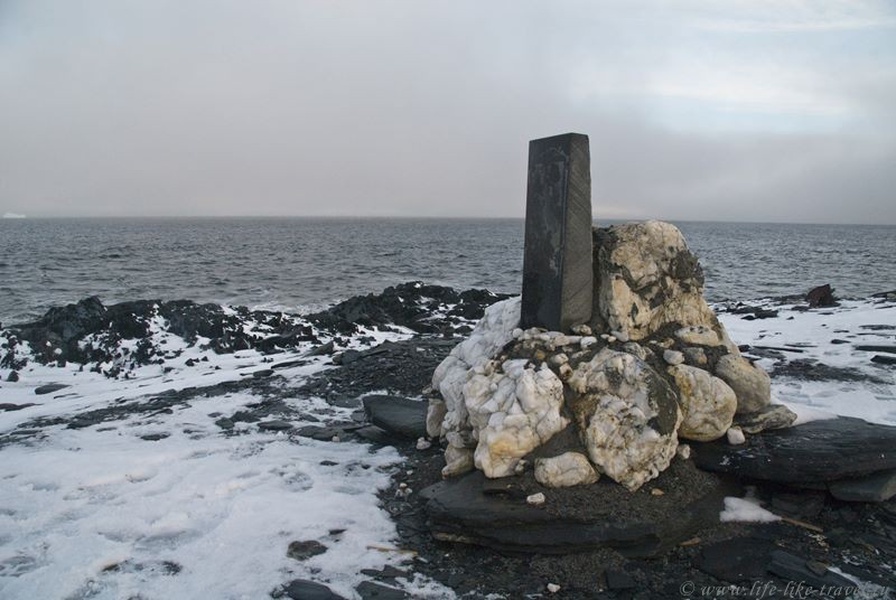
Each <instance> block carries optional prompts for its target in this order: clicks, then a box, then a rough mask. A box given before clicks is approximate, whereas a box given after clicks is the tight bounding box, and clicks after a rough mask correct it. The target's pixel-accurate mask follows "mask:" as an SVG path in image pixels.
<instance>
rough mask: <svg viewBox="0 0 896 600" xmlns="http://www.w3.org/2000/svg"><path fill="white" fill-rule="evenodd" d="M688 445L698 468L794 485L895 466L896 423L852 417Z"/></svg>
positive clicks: (858, 475) (815, 484)
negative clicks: (734, 442)
mask: <svg viewBox="0 0 896 600" xmlns="http://www.w3.org/2000/svg"><path fill="white" fill-rule="evenodd" d="M691 448H692V449H693V457H694V461H695V462H696V464H697V466H698V467H700V468H701V469H706V470H708V471H715V472H719V473H729V474H732V475H736V476H738V477H741V478H748V479H756V480H760V481H770V482H776V483H783V484H787V485H792V486H797V487H818V486H821V487H822V489H823V488H825V487H828V486H829V485H830V484H832V482H837V481H841V480H851V479H852V480H854V479H858V478H864V477H866V476H869V475H872V474H876V473H880V472H884V471H893V470H896V427H890V426H887V425H880V424H876V423H868V422H866V421H863V420H861V419H855V418H851V417H838V418H836V419H827V420H821V421H812V422H809V423H804V424H802V425H797V426H796V427H789V428H785V429H776V430H773V431H765V432H762V433H760V434H757V435H750V436H748V437H747V443H746V444H743V445H740V446H731V445H729V444H727V443H726V442H725V441H724V440H717V441H714V442H706V443H699V442H694V443H692V444H691Z"/></svg>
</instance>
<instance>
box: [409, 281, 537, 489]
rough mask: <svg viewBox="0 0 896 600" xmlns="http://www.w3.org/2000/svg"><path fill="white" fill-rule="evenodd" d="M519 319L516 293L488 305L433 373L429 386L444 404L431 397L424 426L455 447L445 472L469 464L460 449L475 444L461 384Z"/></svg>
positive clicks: (504, 341)
mask: <svg viewBox="0 0 896 600" xmlns="http://www.w3.org/2000/svg"><path fill="white" fill-rule="evenodd" d="M519 322H520V299H519V298H518V297H517V298H509V299H507V300H504V301H501V302H497V303H495V304H493V305H491V306H490V307H488V308H487V309H486V310H485V314H484V315H483V317H482V320H481V321H479V323H478V324H477V325H476V327H475V328H474V329H473V332H472V333H471V334H470V337H468V338H467V339H466V340H464V341H463V342H461V343H460V344H458V345H457V346H455V348H454V349H453V350H452V351H451V354H450V355H449V356H448V357H447V358H446V359H445V360H444V361H442V363H441V364H439V366H438V367H436V370H435V372H434V373H433V376H432V387H433V389H435V390H438V391H439V393H440V394H441V397H442V401H443V402H444V405H442V404H440V401H439V400H432V401H430V404H429V408H428V411H427V418H426V428H427V433H428V434H429V435H430V436H433V437H436V436H441V437H444V438H445V439H447V440H448V444H449V446H451V447H453V449H454V450H453V451H452V457H453V458H454V460H453V461H451V462H449V465H448V466H447V467H446V471H445V474H446V475H450V474H457V473H462V472H463V470H460V469H461V468H462V467H465V466H467V465H469V467H470V468H472V452H470V457H467V456H466V453H463V452H460V450H462V449H472V448H473V447H474V446H475V440H474V439H473V436H472V430H471V427H470V424H469V415H468V413H467V407H466V404H465V402H464V386H465V385H466V383H467V379H468V378H469V375H470V373H471V372H472V369H473V368H474V367H479V368H480V369H481V368H482V365H484V364H485V363H486V362H487V361H489V360H490V359H491V358H492V357H493V356H494V355H496V354H497V353H498V351H499V350H500V349H501V348H502V347H504V345H505V344H507V343H508V342H509V341H511V340H512V339H514V335H513V334H514V330H516V329H517V326H518V325H519ZM443 413H444V414H443ZM440 416H441V419H440V418H439V417H440ZM446 456H447V454H446ZM468 458H469V459H470V460H468Z"/></svg>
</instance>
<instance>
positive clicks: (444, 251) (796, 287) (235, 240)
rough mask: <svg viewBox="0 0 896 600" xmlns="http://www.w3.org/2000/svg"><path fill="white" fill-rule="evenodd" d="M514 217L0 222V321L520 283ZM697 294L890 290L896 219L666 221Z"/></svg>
mask: <svg viewBox="0 0 896 600" xmlns="http://www.w3.org/2000/svg"><path fill="white" fill-rule="evenodd" d="M523 225H524V224H523V221H522V220H521V219H491V220H470V219H305V218H280V219H273V218H264V219H262V218H258V219H245V218H239V219H238V218H230V219H228V218H219V219H177V220H168V219H0V323H3V324H13V323H19V322H23V321H27V320H31V319H34V318H36V317H38V316H40V315H42V314H43V313H44V312H46V310H47V309H49V308H51V307H53V306H61V305H64V304H67V303H71V302H76V301H78V300H80V299H81V298H84V297H87V296H93V295H96V296H99V297H100V299H101V300H102V301H103V302H104V303H106V304H112V303H115V302H122V301H126V300H137V299H164V300H173V299H190V300H194V301H197V302H214V303H220V304H231V305H243V306H249V307H250V308H266V309H276V310H286V311H290V312H304V311H308V310H312V309H317V308H323V307H325V306H326V305H329V304H331V303H334V302H337V301H339V300H342V299H345V298H348V297H350V296H353V295H356V294H367V293H375V292H379V291H381V290H382V289H383V288H385V287H387V286H389V285H394V284H397V283H402V282H405V281H412V280H420V281H424V282H426V283H434V284H443V285H449V286H453V287H456V288H459V289H467V288H472V287H481V288H488V289H491V290H493V291H496V292H509V293H516V292H518V291H519V290H520V287H521V281H522V262H523V230H524V227H523ZM676 225H678V226H679V228H680V229H681V230H682V232H683V233H684V235H685V238H686V239H687V241H688V244H689V246H690V248H691V249H692V250H693V251H694V252H695V253H696V254H697V256H698V257H699V258H700V262H701V264H702V265H703V267H704V271H705V275H706V295H707V297H708V299H709V300H711V301H721V300H737V299H754V298H760V297H767V296H782V295H793V294H804V293H805V292H806V291H808V290H809V289H811V288H812V287H814V286H816V285H820V284H824V283H830V284H831V285H832V286H833V287H834V288H835V290H836V292H835V293H836V294H837V295H838V296H839V297H864V296H867V295H870V294H873V293H875V292H881V291H887V290H892V289H896V227H894V226H854V225H793V224H744V223H703V222H682V223H676Z"/></svg>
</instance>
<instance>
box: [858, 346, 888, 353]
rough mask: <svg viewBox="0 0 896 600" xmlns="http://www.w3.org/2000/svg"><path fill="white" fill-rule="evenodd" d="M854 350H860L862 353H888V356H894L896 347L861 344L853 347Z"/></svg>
mask: <svg viewBox="0 0 896 600" xmlns="http://www.w3.org/2000/svg"><path fill="white" fill-rule="evenodd" d="M855 349H856V350H862V351H863V352H888V353H890V354H896V346H883V345H874V344H861V345H857V346H855Z"/></svg>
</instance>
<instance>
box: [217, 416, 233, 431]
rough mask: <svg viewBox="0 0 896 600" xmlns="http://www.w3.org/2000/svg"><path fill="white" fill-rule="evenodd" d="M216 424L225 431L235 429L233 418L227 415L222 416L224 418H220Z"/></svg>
mask: <svg viewBox="0 0 896 600" xmlns="http://www.w3.org/2000/svg"><path fill="white" fill-rule="evenodd" d="M215 425H217V426H218V427H220V428H221V429H224V430H225V431H228V430H230V429H233V427H234V425H235V423H234V422H233V420H232V419H228V418H227V417H222V418H220V419H218V420H217V421H215Z"/></svg>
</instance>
